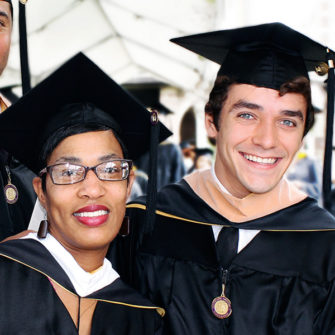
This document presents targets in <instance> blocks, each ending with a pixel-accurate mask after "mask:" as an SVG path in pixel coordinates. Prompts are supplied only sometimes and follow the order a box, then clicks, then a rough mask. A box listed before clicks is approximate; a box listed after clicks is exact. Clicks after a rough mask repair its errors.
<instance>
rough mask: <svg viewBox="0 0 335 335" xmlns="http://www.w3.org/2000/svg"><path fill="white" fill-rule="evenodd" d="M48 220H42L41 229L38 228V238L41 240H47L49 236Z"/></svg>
mask: <svg viewBox="0 0 335 335" xmlns="http://www.w3.org/2000/svg"><path fill="white" fill-rule="evenodd" d="M48 225H49V223H48V220H42V221H41V222H40V227H39V228H38V232H37V236H38V237H39V238H46V237H47V234H48Z"/></svg>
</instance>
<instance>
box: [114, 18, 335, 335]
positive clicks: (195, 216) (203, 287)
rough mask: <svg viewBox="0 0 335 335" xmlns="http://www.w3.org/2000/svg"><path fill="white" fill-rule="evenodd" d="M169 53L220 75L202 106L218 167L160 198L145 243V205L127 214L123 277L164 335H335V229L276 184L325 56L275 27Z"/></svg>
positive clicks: (306, 115)
mask: <svg viewBox="0 0 335 335" xmlns="http://www.w3.org/2000/svg"><path fill="white" fill-rule="evenodd" d="M173 42H175V43H177V44H179V45H181V46H184V47H186V48H188V49H190V50H192V51H194V52H197V53H198V54H200V55H202V56H205V57H207V58H209V59H211V60H213V61H215V62H217V63H219V64H220V65H221V68H220V70H219V73H218V76H217V79H216V81H215V84H214V87H213V90H212V91H211V93H210V97H209V101H208V103H207V104H206V107H205V125H206V129H207V132H208V135H209V136H210V137H212V138H215V140H216V143H217V154H216V160H215V164H214V167H213V168H212V169H209V170H205V171H196V172H194V173H193V174H191V175H189V176H187V177H185V178H184V179H183V180H182V181H180V182H179V183H177V184H173V185H170V186H167V187H165V188H163V189H162V190H161V191H160V192H159V193H158V196H157V208H156V222H155V226H154V229H153V231H152V232H151V234H143V233H142V231H141V222H143V221H144V220H145V218H146V216H145V212H146V211H145V203H144V201H143V199H139V200H138V201H136V202H133V203H131V204H130V205H129V206H128V207H129V211H128V213H129V215H130V219H131V223H132V235H131V236H132V237H131V239H128V240H127V239H124V240H123V241H122V240H121V241H118V243H119V245H118V246H119V247H121V248H122V247H124V250H127V251H126V252H127V254H126V255H127V256H128V257H129V259H131V260H133V265H132V267H131V268H130V269H128V268H125V269H123V270H122V271H123V275H124V278H127V279H128V281H129V282H130V283H132V285H134V286H136V287H138V288H139V289H141V291H142V292H143V293H145V294H146V295H147V296H148V297H149V298H150V299H151V300H152V301H154V302H155V303H156V304H158V305H161V306H164V307H165V308H166V310H167V314H166V317H165V333H166V334H192V335H204V334H206V335H208V334H234V335H245V334H257V335H265V334H266V335H268V334H304V335H307V334H324V335H330V334H335V303H334V301H335V291H334V290H335V286H334V278H335V247H334V239H335V232H334V230H335V220H334V218H333V216H331V215H330V214H329V213H328V212H327V211H325V210H324V209H322V208H320V207H318V205H317V202H316V201H315V200H314V199H311V198H309V197H308V196H307V195H306V194H304V193H302V192H301V191H299V190H297V189H296V188H295V187H294V186H293V185H291V184H290V182H288V181H287V180H285V179H284V178H283V176H284V173H285V171H286V170H287V168H288V167H289V165H290V163H291V161H292V160H293V158H294V155H295V154H296V152H297V151H298V149H299V148H300V146H301V144H302V139H303V137H304V136H305V135H306V133H307V132H308V130H309V129H310V127H311V125H312V123H313V109H312V105H311V93H310V83H309V77H308V71H310V70H312V69H313V68H314V66H317V65H318V64H319V63H320V62H326V60H327V50H326V48H325V47H324V46H322V45H320V44H318V43H316V42H314V41H312V40H311V39H309V38H307V37H306V36H304V35H302V34H300V33H298V32H296V31H294V30H292V29H290V28H289V27H287V26H285V25H282V24H279V23H272V24H263V25H258V26H252V27H244V28H239V29H232V30H224V31H217V32H211V33H205V34H200V35H194V36H187V37H182V38H177V39H174V40H173ZM127 243H129V244H130V247H129V246H127V245H126V244H127ZM125 245H126V246H125ZM127 247H128V249H127ZM119 267H120V268H121V263H120V264H119Z"/></svg>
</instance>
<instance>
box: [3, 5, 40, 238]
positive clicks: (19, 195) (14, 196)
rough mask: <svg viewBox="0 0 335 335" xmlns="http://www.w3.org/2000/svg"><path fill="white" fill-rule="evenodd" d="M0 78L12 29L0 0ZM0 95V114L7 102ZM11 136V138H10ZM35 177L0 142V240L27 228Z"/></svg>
mask: <svg viewBox="0 0 335 335" xmlns="http://www.w3.org/2000/svg"><path fill="white" fill-rule="evenodd" d="M0 22H1V24H0V75H1V74H2V72H3V70H4V69H5V68H6V65H7V61H8V56H9V52H10V44H11V35H12V29H13V5H12V1H11V0H0ZM2 93H4V92H1V93H0V113H2V112H3V111H4V110H5V109H6V108H7V107H8V106H9V105H10V104H11V101H9V99H8V98H7V97H6V96H5V93H4V94H2ZM11 136H12V135H11ZM34 177H35V174H34V173H33V172H32V171H31V170H29V169H28V168H27V167H25V166H24V165H23V164H21V163H20V162H19V161H17V160H16V159H15V157H12V156H11V155H10V154H9V153H8V152H7V151H6V150H5V149H4V148H3V147H2V145H1V143H0V217H1V225H0V241H1V240H3V239H4V238H6V237H8V236H10V235H13V234H16V233H19V232H20V231H22V230H24V229H27V227H28V224H29V220H30V216H31V214H32V211H33V208H34V204H35V200H36V195H35V192H34V189H33V187H32V180H33V178H34Z"/></svg>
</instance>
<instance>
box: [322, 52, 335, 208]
mask: <svg viewBox="0 0 335 335" xmlns="http://www.w3.org/2000/svg"><path fill="white" fill-rule="evenodd" d="M327 59H328V66H329V70H328V80H327V121H326V143H325V152H324V160H323V177H322V178H323V179H322V193H323V206H324V208H325V209H327V210H330V208H331V184H332V180H331V168H332V154H333V123H334V95H335V90H334V85H335V73H334V54H333V53H332V52H330V51H329V49H328V50H327Z"/></svg>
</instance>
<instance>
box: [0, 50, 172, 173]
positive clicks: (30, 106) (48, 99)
mask: <svg viewBox="0 0 335 335" xmlns="http://www.w3.org/2000/svg"><path fill="white" fill-rule="evenodd" d="M76 103H87V105H86V106H87V107H83V108H81V109H78V108H75V109H73V108H70V105H71V104H76ZM90 104H93V105H94V106H95V107H96V108H92V106H91V105H90ZM65 106H67V107H66V108H64V107H65ZM64 110H66V111H64ZM84 123H85V124H90V123H95V124H103V125H108V126H112V128H113V129H117V128H118V127H119V128H120V129H121V134H120V135H121V138H122V140H123V142H124V144H125V146H126V147H127V149H128V153H129V157H130V158H131V159H136V158H137V157H138V156H140V155H141V154H143V153H144V152H145V151H147V150H149V148H150V129H151V114H150V112H149V111H148V110H147V109H146V108H144V106H142V105H141V104H139V103H138V102H137V101H136V100H135V99H134V98H133V97H132V96H131V95H130V94H129V93H127V92H126V91H125V90H124V89H123V88H122V87H121V86H119V85H118V84H117V83H115V82H114V81H113V80H112V79H111V78H110V77H109V76H108V75H106V74H105V73H104V72H103V71H102V70H101V69H100V68H99V67H98V66H97V65H95V64H94V63H93V62H92V61H91V60H90V59H88V58H87V57H86V56H85V55H84V54H82V53H79V54H77V55H76V56H74V57H73V58H72V59H70V60H69V61H67V62H66V63H65V64H64V65H62V66H61V67H60V68H59V69H58V70H56V71H55V72H54V73H53V74H51V75H50V76H49V77H48V78H46V79H45V80H43V81H42V82H41V83H39V84H38V85H37V86H36V87H34V88H33V89H32V90H30V91H29V92H28V93H27V94H26V95H24V96H23V97H22V98H21V99H20V100H18V101H17V102H16V103H15V104H14V105H12V106H11V107H9V108H8V109H7V110H6V111H5V112H3V113H2V114H1V115H0V146H1V147H3V148H4V149H6V150H7V151H8V152H10V153H11V154H13V155H14V157H16V158H17V159H18V160H19V161H21V162H22V163H24V164H25V165H27V166H28V167H29V168H30V169H31V170H33V171H34V172H35V173H38V172H39V170H40V169H41V168H43V166H39V164H38V161H39V160H38V157H39V154H40V150H41V147H42V145H43V143H44V141H45V139H46V137H48V136H49V135H51V133H53V132H54V131H55V130H56V129H58V128H61V127H63V126H66V125H73V124H84ZM159 129H160V133H159V140H160V141H162V140H164V139H165V138H166V137H168V136H170V135H171V133H170V131H169V130H168V129H167V128H166V127H164V125H162V124H160V127H159Z"/></svg>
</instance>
